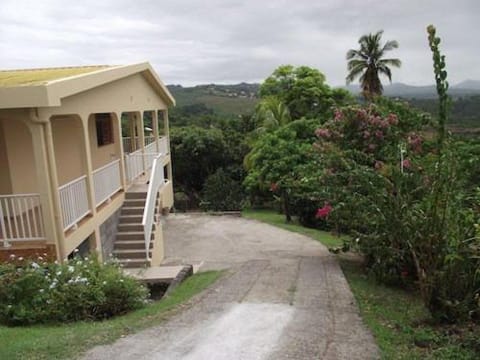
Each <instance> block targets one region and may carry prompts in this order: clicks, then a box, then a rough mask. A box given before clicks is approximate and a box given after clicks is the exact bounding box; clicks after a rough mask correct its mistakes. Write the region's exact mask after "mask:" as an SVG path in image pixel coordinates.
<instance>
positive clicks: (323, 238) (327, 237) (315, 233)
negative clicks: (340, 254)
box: [242, 210, 342, 247]
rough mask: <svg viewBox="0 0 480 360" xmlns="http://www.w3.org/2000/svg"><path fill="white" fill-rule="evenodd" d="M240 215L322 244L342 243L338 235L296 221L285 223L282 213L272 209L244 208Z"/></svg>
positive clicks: (328, 245)
mask: <svg viewBox="0 0 480 360" xmlns="http://www.w3.org/2000/svg"><path fill="white" fill-rule="evenodd" d="M242 216H243V217H244V218H247V219H254V220H258V221H261V222H264V223H267V224H270V225H274V226H277V227H279V228H282V229H285V230H290V231H293V232H296V233H299V234H303V235H306V236H309V237H311V238H313V239H315V240H317V241H320V242H321V243H322V244H323V245H325V246H327V247H330V246H339V245H342V239H341V238H339V237H338V236H334V235H332V234H330V233H329V232H326V231H320V230H316V229H309V228H306V227H304V226H302V225H300V224H299V223H298V222H296V221H292V222H290V223H287V222H285V216H284V215H282V214H279V213H277V212H274V211H272V210H244V211H242Z"/></svg>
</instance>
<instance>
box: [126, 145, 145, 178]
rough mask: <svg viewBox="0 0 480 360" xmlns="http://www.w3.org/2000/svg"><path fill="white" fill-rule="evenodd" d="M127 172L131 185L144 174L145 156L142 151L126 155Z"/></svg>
mask: <svg viewBox="0 0 480 360" xmlns="http://www.w3.org/2000/svg"><path fill="white" fill-rule="evenodd" d="M125 170H126V176H127V181H128V182H129V183H131V182H132V181H133V180H134V179H136V178H137V177H139V176H140V175H141V174H142V173H143V172H144V169H143V154H142V151H141V150H137V151H135V152H133V153H131V154H125Z"/></svg>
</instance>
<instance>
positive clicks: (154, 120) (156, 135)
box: [152, 110, 160, 154]
mask: <svg viewBox="0 0 480 360" xmlns="http://www.w3.org/2000/svg"><path fill="white" fill-rule="evenodd" d="M152 127H153V136H154V138H155V149H157V154H158V153H160V142H159V137H160V135H159V133H158V112H157V110H154V111H152Z"/></svg>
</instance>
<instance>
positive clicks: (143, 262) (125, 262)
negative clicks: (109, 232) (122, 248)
mask: <svg viewBox="0 0 480 360" xmlns="http://www.w3.org/2000/svg"><path fill="white" fill-rule="evenodd" d="M118 262H119V263H120V265H121V266H122V267H124V268H147V267H150V265H151V261H150V260H147V259H145V258H144V259H118Z"/></svg>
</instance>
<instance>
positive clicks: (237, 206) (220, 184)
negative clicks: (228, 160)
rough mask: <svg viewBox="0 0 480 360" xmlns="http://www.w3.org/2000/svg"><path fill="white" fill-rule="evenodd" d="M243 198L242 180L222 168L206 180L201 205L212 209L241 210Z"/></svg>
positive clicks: (205, 208) (203, 207) (206, 208)
mask: <svg viewBox="0 0 480 360" xmlns="http://www.w3.org/2000/svg"><path fill="white" fill-rule="evenodd" d="M243 199H244V194H243V188H242V184H241V183H240V181H238V180H236V179H235V178H234V177H233V176H232V174H229V173H228V172H227V171H225V170H224V169H222V168H220V169H218V170H217V171H216V172H215V174H213V175H210V176H209V177H208V178H207V180H206V181H205V185H204V187H203V193H202V201H201V203H200V206H201V207H202V209H204V210H210V211H234V210H241V209H242V203H243Z"/></svg>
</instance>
